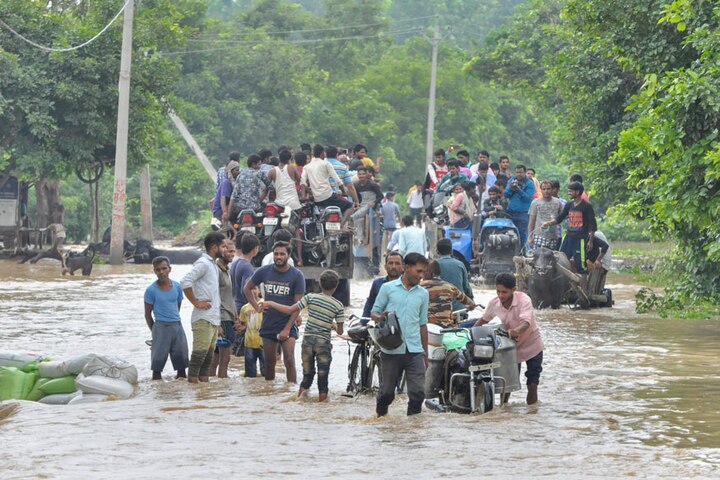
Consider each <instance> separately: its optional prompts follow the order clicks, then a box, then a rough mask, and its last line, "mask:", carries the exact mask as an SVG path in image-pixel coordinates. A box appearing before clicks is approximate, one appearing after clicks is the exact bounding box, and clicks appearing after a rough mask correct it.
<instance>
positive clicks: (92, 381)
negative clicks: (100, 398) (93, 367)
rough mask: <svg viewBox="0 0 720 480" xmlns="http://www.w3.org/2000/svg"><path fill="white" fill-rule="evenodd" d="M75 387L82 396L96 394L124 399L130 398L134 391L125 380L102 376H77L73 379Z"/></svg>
mask: <svg viewBox="0 0 720 480" xmlns="http://www.w3.org/2000/svg"><path fill="white" fill-rule="evenodd" d="M75 385H76V386H77V388H78V389H80V390H82V391H83V395H85V394H87V393H91V394H92V393H96V394H101V395H114V396H116V397H119V398H123V399H125V398H130V396H131V395H132V394H133V391H134V388H133V386H132V385H130V384H129V383H128V382H126V381H125V380H122V379H120V378H110V377H104V376H102V375H91V376H85V375H82V374H81V375H78V376H77V378H76V379H75Z"/></svg>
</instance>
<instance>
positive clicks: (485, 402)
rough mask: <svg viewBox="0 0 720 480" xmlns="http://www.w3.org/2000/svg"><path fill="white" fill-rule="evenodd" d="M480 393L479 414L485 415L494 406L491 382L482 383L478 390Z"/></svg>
mask: <svg viewBox="0 0 720 480" xmlns="http://www.w3.org/2000/svg"><path fill="white" fill-rule="evenodd" d="M478 390H479V391H481V392H482V401H481V402H480V413H487V412H489V411H490V410H492V409H493V407H494V406H495V392H494V391H493V386H492V383H491V382H482V387H481V388H478Z"/></svg>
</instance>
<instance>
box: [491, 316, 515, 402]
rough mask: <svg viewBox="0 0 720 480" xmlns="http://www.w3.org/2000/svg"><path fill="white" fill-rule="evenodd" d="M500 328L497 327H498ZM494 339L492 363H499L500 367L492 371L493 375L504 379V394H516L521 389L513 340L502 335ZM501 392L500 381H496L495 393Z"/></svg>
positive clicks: (501, 385)
mask: <svg viewBox="0 0 720 480" xmlns="http://www.w3.org/2000/svg"><path fill="white" fill-rule="evenodd" d="M501 326H502V325H498V327H501ZM496 339H497V340H496V346H497V348H495V358H494V362H498V363H500V367H499V368H494V369H493V375H495V377H502V378H504V379H505V393H510V392H517V391H518V390H520V388H521V387H520V372H519V371H518V361H517V347H516V346H515V340H512V339H510V338H508V337H506V336H504V335H497V336H496ZM502 390H503V384H502V381H496V382H495V391H496V392H498V393H500V392H501V391H502Z"/></svg>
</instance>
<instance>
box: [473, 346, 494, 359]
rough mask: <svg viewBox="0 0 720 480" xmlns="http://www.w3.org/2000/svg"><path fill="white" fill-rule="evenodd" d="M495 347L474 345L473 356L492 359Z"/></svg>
mask: <svg viewBox="0 0 720 480" xmlns="http://www.w3.org/2000/svg"><path fill="white" fill-rule="evenodd" d="M493 350H494V349H493V347H492V345H474V346H473V357H474V358H479V359H484V360H492V357H493V353H494V352H493Z"/></svg>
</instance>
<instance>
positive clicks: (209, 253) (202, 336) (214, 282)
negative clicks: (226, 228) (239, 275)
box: [180, 232, 225, 383]
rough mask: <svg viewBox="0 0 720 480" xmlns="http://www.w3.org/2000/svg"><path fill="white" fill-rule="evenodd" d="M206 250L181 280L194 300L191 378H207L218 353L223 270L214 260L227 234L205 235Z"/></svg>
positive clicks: (200, 379) (191, 318)
mask: <svg viewBox="0 0 720 480" xmlns="http://www.w3.org/2000/svg"><path fill="white" fill-rule="evenodd" d="M204 243H205V252H206V253H203V254H202V257H200V258H199V259H197V260H196V261H195V263H193V266H192V270H190V271H189V272H188V273H187V274H186V275H185V276H184V277H183V279H182V280H181V281H180V286H181V287H182V289H183V293H184V294H185V297H187V299H188V301H189V302H190V303H191V304H192V306H193V307H194V308H193V312H192V316H191V317H190V323H191V325H192V332H193V345H192V354H191V355H190V366H189V368H188V382H190V383H197V382H198V381H201V382H207V381H208V376H209V374H210V364H211V363H212V358H213V354H214V353H215V342H216V341H217V334H218V327H219V326H220V282H219V278H220V270H219V269H218V266H217V265H216V264H215V260H217V259H218V258H221V257H222V256H223V254H224V253H225V235H223V234H222V233H220V232H210V233H208V234H207V235H206V236H205V240H204Z"/></svg>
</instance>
